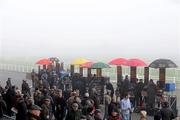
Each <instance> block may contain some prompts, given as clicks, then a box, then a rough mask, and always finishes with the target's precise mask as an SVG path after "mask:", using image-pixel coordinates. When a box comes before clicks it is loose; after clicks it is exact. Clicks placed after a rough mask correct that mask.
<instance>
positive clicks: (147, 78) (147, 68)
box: [144, 67, 149, 85]
mask: <svg viewBox="0 0 180 120" xmlns="http://www.w3.org/2000/svg"><path fill="white" fill-rule="evenodd" d="M148 82H149V67H144V84H145V85H147V84H148Z"/></svg>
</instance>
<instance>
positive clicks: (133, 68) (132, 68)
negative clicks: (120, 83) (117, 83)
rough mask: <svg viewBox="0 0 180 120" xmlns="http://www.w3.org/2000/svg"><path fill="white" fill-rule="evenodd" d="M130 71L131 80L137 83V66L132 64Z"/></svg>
mask: <svg viewBox="0 0 180 120" xmlns="http://www.w3.org/2000/svg"><path fill="white" fill-rule="evenodd" d="M130 69H131V71H130V75H131V82H133V83H135V82H136V67H134V66H132V67H131V68H130Z"/></svg>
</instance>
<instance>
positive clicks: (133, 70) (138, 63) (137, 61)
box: [127, 59, 147, 82]
mask: <svg viewBox="0 0 180 120" xmlns="http://www.w3.org/2000/svg"><path fill="white" fill-rule="evenodd" d="M127 65H128V66H131V71H130V75H131V81H132V82H136V67H138V66H139V67H147V64H146V63H145V62H144V61H143V60H140V59H129V60H128V62H127Z"/></svg>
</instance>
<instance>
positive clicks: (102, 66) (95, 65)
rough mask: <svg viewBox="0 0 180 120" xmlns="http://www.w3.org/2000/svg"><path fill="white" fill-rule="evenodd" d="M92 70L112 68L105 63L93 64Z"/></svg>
mask: <svg viewBox="0 0 180 120" xmlns="http://www.w3.org/2000/svg"><path fill="white" fill-rule="evenodd" d="M91 68H93V69H98V68H100V69H102V68H110V66H109V65H108V64H106V63H103V62H96V63H94V64H92V66H91Z"/></svg>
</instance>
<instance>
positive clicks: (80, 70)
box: [79, 67, 83, 76]
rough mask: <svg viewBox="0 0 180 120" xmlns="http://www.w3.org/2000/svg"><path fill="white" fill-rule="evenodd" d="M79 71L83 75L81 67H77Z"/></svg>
mask: <svg viewBox="0 0 180 120" xmlns="http://www.w3.org/2000/svg"><path fill="white" fill-rule="evenodd" d="M79 73H80V74H81V75H82V76H83V68H82V67H79Z"/></svg>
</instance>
